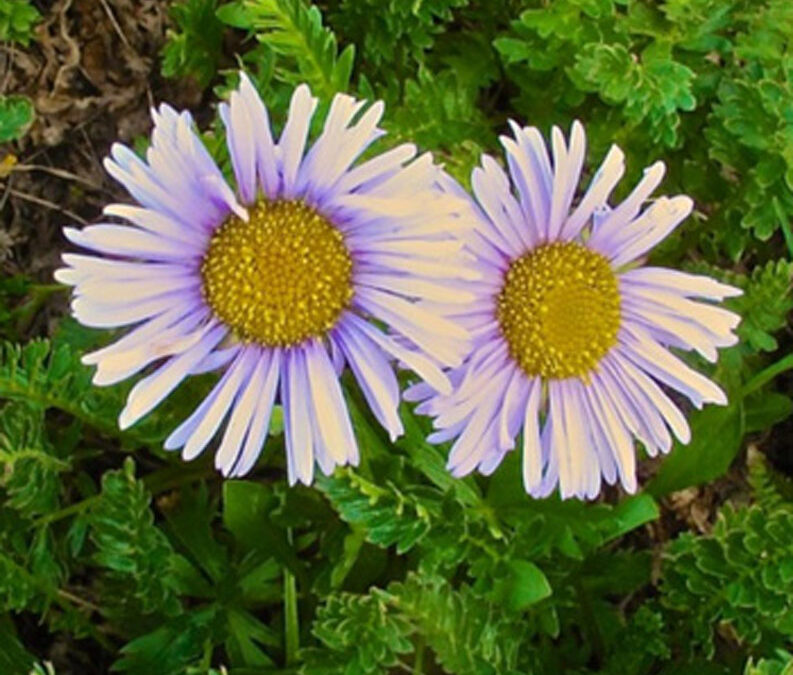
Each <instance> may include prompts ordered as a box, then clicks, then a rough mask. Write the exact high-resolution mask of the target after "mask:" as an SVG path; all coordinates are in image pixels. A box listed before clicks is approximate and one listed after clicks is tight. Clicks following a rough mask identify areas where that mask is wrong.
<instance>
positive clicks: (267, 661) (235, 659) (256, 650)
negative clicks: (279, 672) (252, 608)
mask: <svg viewBox="0 0 793 675" xmlns="http://www.w3.org/2000/svg"><path fill="white" fill-rule="evenodd" d="M227 620H228V631H229V637H228V639H227V640H226V649H227V651H228V653H229V657H230V658H231V661H232V663H233V664H234V665H240V666H272V665H274V663H273V661H272V659H271V658H270V657H269V656H267V654H266V653H265V652H264V651H263V650H262V649H261V646H260V645H263V646H270V647H278V646H280V644H281V640H280V638H279V636H278V635H276V634H275V633H274V632H273V631H272V630H271V629H270V628H269V627H268V626H266V625H265V624H263V623H262V622H261V621H259V619H257V618H256V617H255V616H253V615H252V614H250V613H249V612H246V611H244V610H236V609H231V610H229V611H228V612H227Z"/></svg>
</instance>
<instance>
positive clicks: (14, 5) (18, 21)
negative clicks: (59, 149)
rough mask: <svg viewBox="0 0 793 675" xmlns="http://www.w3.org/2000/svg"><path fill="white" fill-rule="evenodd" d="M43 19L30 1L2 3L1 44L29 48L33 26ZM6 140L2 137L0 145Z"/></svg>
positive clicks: (6, 1)
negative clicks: (18, 44) (17, 43)
mask: <svg viewBox="0 0 793 675" xmlns="http://www.w3.org/2000/svg"><path fill="white" fill-rule="evenodd" d="M40 18H41V15H40V14H39V12H38V10H37V9H36V8H35V7H34V6H33V5H32V4H31V3H30V2H29V0H2V2H0V42H19V43H20V44H22V46H24V47H27V46H28V44H29V43H30V38H31V37H32V36H33V26H34V24H35V23H36V22H37V21H38V20H39V19H40ZM3 142H5V140H4V139H3V138H2V136H1V135H0V143H3Z"/></svg>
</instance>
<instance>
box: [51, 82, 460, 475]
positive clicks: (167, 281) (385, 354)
mask: <svg viewBox="0 0 793 675" xmlns="http://www.w3.org/2000/svg"><path fill="white" fill-rule="evenodd" d="M316 106H317V99H315V98H314V97H312V95H311V93H310V91H309V89H308V87H306V86H300V87H298V88H297V89H296V90H295V92H294V95H293V97H292V100H291V104H290V108H289V115H288V119H287V121H286V124H285V125H284V128H283V131H282V133H281V135H280V138H279V139H278V140H277V141H276V140H274V138H273V136H272V133H271V128H270V121H269V119H268V114H267V110H266V108H265V106H264V104H263V103H262V101H261V99H260V98H259V96H258V94H257V93H256V91H255V89H254V87H253V85H252V84H251V82H250V80H249V79H248V78H247V77H246V76H245V75H242V81H241V84H240V87H239V89H238V90H236V91H234V92H233V93H232V94H231V99H230V103H229V104H228V105H227V104H222V105H221V108H220V113H221V117H222V119H223V121H224V123H225V126H226V132H227V141H228V148H229V152H230V156H231V163H232V167H233V170H234V176H235V178H236V188H237V189H236V192H235V191H234V190H232V189H231V187H230V186H229V185H228V184H227V182H226V180H225V179H224V177H223V175H222V173H221V172H220V170H219V169H218V167H217V166H216V164H215V162H214V161H213V160H212V158H211V156H210V155H209V153H208V152H207V150H206V148H205V147H204V145H203V144H202V143H201V141H200V139H199V138H198V136H197V135H196V133H195V131H194V129H193V123H192V119H191V117H190V115H189V113H187V112H183V113H181V114H179V113H177V112H175V111H174V110H173V109H171V108H170V107H168V106H166V105H163V106H161V107H160V109H159V110H158V111H153V113H152V114H153V118H154V131H153V133H152V143H151V147H150V148H149V150H148V152H147V156H146V161H143V160H141V159H139V158H138V157H137V156H136V155H135V154H134V153H133V152H132V151H130V150H129V149H128V148H126V147H124V146H122V145H114V146H113V148H112V153H111V154H112V157H110V158H108V159H107V160H106V162H105V166H106V168H107V170H108V172H109V173H110V174H111V175H112V176H113V177H114V178H115V179H117V180H118V181H119V182H121V183H122V184H123V185H124V186H125V187H126V188H127V190H128V191H129V192H130V194H131V195H132V196H133V197H134V198H135V199H136V200H137V202H138V203H139V206H128V205H123V204H111V205H110V206H108V207H107V208H106V209H105V213H106V214H107V215H110V216H116V217H120V218H123V219H125V220H126V221H127V223H126V224H123V225H122V224H100V225H92V226H89V227H86V228H84V229H83V230H75V229H72V228H66V229H65V233H66V236H67V237H68V238H69V239H70V240H71V241H72V242H73V243H74V244H77V245H78V246H81V247H83V248H85V249H88V250H89V251H90V252H91V253H90V254H71V253H69V254H66V255H65V256H64V262H65V263H66V267H64V268H63V269H61V270H59V271H58V272H57V274H56V276H57V278H58V279H59V280H60V281H62V282H63V283H66V284H70V285H72V286H74V300H73V302H72V310H73V312H74V315H75V316H76V318H77V319H78V320H79V321H81V322H82V323H84V324H86V325H88V326H95V327H107V328H115V327H120V326H134V328H133V329H132V330H131V331H129V332H128V333H127V334H126V335H124V336H123V337H122V338H120V339H119V340H118V341H117V342H115V343H114V344H111V345H110V346H108V347H105V348H103V349H100V350H98V351H96V352H93V353H91V354H88V355H86V356H85V357H84V361H85V363H87V364H94V365H96V366H97V371H96V374H95V377H94V382H95V383H96V384H100V385H107V384H112V383H115V382H118V381H120V380H123V379H125V378H127V377H130V376H132V375H134V374H135V373H138V372H139V371H141V370H143V369H144V368H146V367H148V366H152V365H154V366H155V367H154V369H153V370H152V372H150V373H149V374H147V375H146V376H145V377H144V378H143V379H141V380H140V381H139V382H138V383H137V384H136V385H135V386H134V387H133V389H132V391H131V392H130V395H129V398H128V400H127V405H126V407H125V408H124V410H123V411H122V413H121V416H120V419H119V424H120V425H121V427H122V428H125V427H128V426H130V425H131V424H134V423H135V422H136V421H137V420H139V419H140V418H141V417H143V416H144V415H146V414H147V413H148V412H149V411H151V410H152V409H153V408H154V407H155V406H157V405H158V404H159V403H160V402H161V401H162V400H163V399H164V398H166V397H167V396H168V395H169V393H170V392H171V391H173V389H174V388H175V387H176V386H177V385H178V384H179V383H180V382H181V381H182V380H184V379H185V378H186V377H188V376H189V375H191V374H196V373H202V372H207V371H211V370H221V371H222V376H221V377H220V379H219V381H218V382H217V384H216V385H215V387H214V388H213V389H212V391H211V392H210V394H209V395H208V396H207V398H206V399H205V400H204V401H203V402H202V403H201V404H200V405H199V406H198V408H197V409H196V410H195V412H194V413H193V414H192V415H191V416H190V417H189V418H188V419H187V420H185V421H184V422H183V423H182V424H181V425H180V426H179V427H178V428H176V430H175V431H174V432H173V433H172V434H171V435H170V436H169V438H168V439H167V440H166V442H165V446H166V448H169V449H177V448H182V454H183V456H184V457H185V459H191V458H193V457H195V456H197V455H198V454H199V453H201V452H202V451H203V450H204V448H205V447H206V446H207V445H208V444H209V442H210V441H211V440H212V438H213V437H214V436H215V435H216V434H218V432H219V430H220V428H221V426H223V425H224V423H225V430H224V431H223V433H222V440H221V442H220V447H219V449H218V451H217V454H216V458H215V460H216V465H217V466H218V468H220V470H221V471H222V472H223V473H224V475H227V476H240V475H243V474H245V473H246V472H248V471H249V470H250V469H251V467H252V466H253V464H254V462H255V461H256V459H257V457H258V455H259V453H260V451H261V448H262V445H263V443H264V441H265V438H266V436H267V432H268V427H269V420H270V416H271V411H272V408H273V405H274V404H275V403H276V401H280V403H281V405H282V406H283V411H284V428H285V437H286V451H287V466H288V474H289V480H290V482H292V483H294V482H296V481H302V482H303V483H310V482H311V480H312V477H313V473H314V465H315V463H317V464H319V466H320V468H321V469H322V470H323V471H325V472H326V473H327V472H330V471H331V470H332V469H333V467H334V466H335V465H338V464H346V463H352V464H355V463H356V462H357V461H358V447H357V444H356V439H355V436H354V434H353V430H352V425H351V423H350V418H349V414H348V412H347V408H346V403H345V400H344V397H343V395H342V391H341V387H340V384H339V381H338V375H339V374H340V372H341V371H342V369H343V368H344V366H345V364H348V365H349V366H350V369H351V370H352V372H353V374H354V376H355V378H356V379H357V381H358V384H359V385H360V387H361V390H362V392H363V395H364V397H365V398H366V400H367V402H368V403H369V405H370V407H371V409H372V412H373V414H374V415H375V417H376V418H377V419H378V420H379V421H380V423H381V424H382V425H383V426H384V427H385V428H386V429H387V430H388V432H389V434H390V435H391V437H392V438H395V437H396V436H398V435H400V434H401V433H402V431H403V430H402V424H401V422H400V419H399V417H398V415H397V406H398V403H399V387H398V384H397V380H396V377H395V375H394V371H393V366H392V363H391V362H392V361H393V360H399V361H400V362H401V363H403V364H406V365H407V366H408V367H410V368H412V369H413V370H414V371H415V372H416V373H418V374H419V375H420V376H421V377H422V378H425V379H426V380H427V381H428V382H432V384H433V386H434V387H438V388H440V389H441V390H447V391H449V382H448V379H447V378H446V376H445V375H444V374H443V372H442V367H443V366H456V365H460V363H461V362H462V359H463V357H464V356H465V355H466V353H467V351H468V350H469V349H470V345H469V343H468V336H467V333H466V331H465V330H464V329H462V328H461V327H460V326H458V325H456V324H455V323H454V322H452V321H450V320H449V319H448V318H446V317H445V315H444V312H434V313H430V312H429V311H427V310H426V309H425V308H423V307H422V306H421V302H422V301H428V300H433V301H438V302H440V303H441V305H439V306H442V307H445V308H448V307H449V306H450V304H449V303H455V302H457V303H461V302H466V301H468V300H470V299H471V296H470V295H467V294H466V293H465V292H464V291H463V290H462V289H461V288H460V286H461V284H462V283H463V281H462V279H463V278H464V277H465V276H466V275H468V276H469V277H470V272H466V271H465V265H463V264H461V263H462V262H463V254H462V252H461V248H462V245H461V244H460V243H459V242H458V241H457V240H456V239H452V238H451V235H450V233H449V230H450V229H453V226H454V218H455V214H456V213H457V211H458V204H457V201H458V198H457V197H454V196H450V195H448V194H447V193H445V192H444V191H443V190H440V189H439V188H438V180H439V177H440V175H441V174H440V169H439V167H437V166H436V165H434V164H433V162H432V158H431V157H430V156H429V155H423V156H421V157H418V158H416V157H415V155H416V148H415V147H414V146H413V145H410V144H405V145H401V146H399V147H396V148H394V149H392V150H389V151H387V152H385V153H383V154H380V155H375V156H372V157H371V158H370V159H368V160H367V161H364V162H362V163H357V164H356V160H357V159H358V157H359V156H360V155H361V154H362V153H363V152H364V150H366V148H367V147H368V146H369V145H370V144H371V143H372V142H373V141H374V140H376V139H377V138H378V137H379V136H381V135H382V131H381V130H380V129H378V127H377V124H378V122H379V120H380V117H381V116H382V113H383V105H382V104H381V103H375V104H374V105H372V106H370V107H368V109H367V108H366V106H365V104H364V102H361V101H356V100H355V99H353V98H351V97H349V96H344V95H338V96H336V97H335V98H334V100H333V102H332V104H331V106H330V109H329V112H328V115H327V118H326V120H325V124H324V128H323V130H322V132H321V133H320V135H319V137H318V138H317V139H316V141H315V142H314V143H313V145H311V147H310V148H309V149H308V150H306V145H307V137H308V131H309V123H310V122H311V118H312V116H313V114H314V111H315V108H316ZM371 319H375V320H376V321H377V322H378V323H379V324H380V325H385V326H387V327H388V328H389V329H390V331H389V332H388V333H386V332H384V331H383V330H382V329H381V328H380V327H378V325H375V324H374V323H372V322H371Z"/></svg>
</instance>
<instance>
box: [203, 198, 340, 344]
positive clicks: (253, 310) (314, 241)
mask: <svg viewBox="0 0 793 675" xmlns="http://www.w3.org/2000/svg"><path fill="white" fill-rule="evenodd" d="M201 277H202V279H203V282H204V283H203V293H204V298H205V300H206V302H207V304H208V305H209V307H210V308H211V309H212V311H213V312H214V313H215V315H216V316H217V317H218V318H219V319H220V320H221V321H223V322H224V323H225V324H226V325H227V326H229V327H230V328H231V329H232V331H233V333H234V335H235V336H236V337H237V338H238V339H241V340H243V341H246V342H256V343H259V344H262V345H265V346H268V347H288V346H291V345H296V344H299V343H301V342H303V341H304V340H306V339H308V338H310V337H320V336H322V335H324V334H325V333H327V332H328V331H329V330H330V329H331V328H333V326H334V325H335V324H336V321H338V319H339V316H340V314H341V313H342V311H343V310H344V309H345V308H346V307H348V306H349V304H350V300H351V299H352V295H353V288H352V259H351V258H350V253H349V251H348V250H347V247H346V245H345V243H344V237H343V235H342V233H341V232H339V230H338V229H336V228H335V227H334V226H333V225H332V224H331V223H330V222H329V221H328V220H327V219H325V218H324V217H322V216H321V215H320V214H319V213H317V212H316V211H314V210H313V209H312V208H311V207H309V206H307V205H306V204H304V203H302V202H299V201H286V200H283V201H274V202H268V201H261V202H259V203H258V204H257V205H256V206H254V207H252V208H251V209H250V218H249V220H248V221H247V222H245V221H244V220H242V219H240V218H238V217H237V216H234V215H232V216H231V217H229V219H228V220H226V222H224V223H223V224H222V225H221V226H220V227H218V229H217V230H216V231H215V233H214V234H213V235H212V238H211V239H210V241H209V246H208V247H207V251H206V254H205V255H204V261H203V264H202V265H201Z"/></svg>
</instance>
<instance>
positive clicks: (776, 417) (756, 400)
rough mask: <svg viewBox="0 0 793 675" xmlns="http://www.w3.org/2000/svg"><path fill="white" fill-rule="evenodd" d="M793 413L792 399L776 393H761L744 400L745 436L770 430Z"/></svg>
mask: <svg viewBox="0 0 793 675" xmlns="http://www.w3.org/2000/svg"><path fill="white" fill-rule="evenodd" d="M791 413H793V399H791V398H790V397H789V396H787V395H785V394H780V393H778V392H774V391H771V392H763V393H760V394H755V395H753V396H748V397H747V398H745V399H744V424H745V426H746V428H745V432H746V433H747V434H751V433H757V432H762V431H765V430H766V429H770V428H771V427H773V426H774V425H776V424H779V423H780V422H782V421H784V420H786V419H787V418H788V417H790V415H791Z"/></svg>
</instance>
